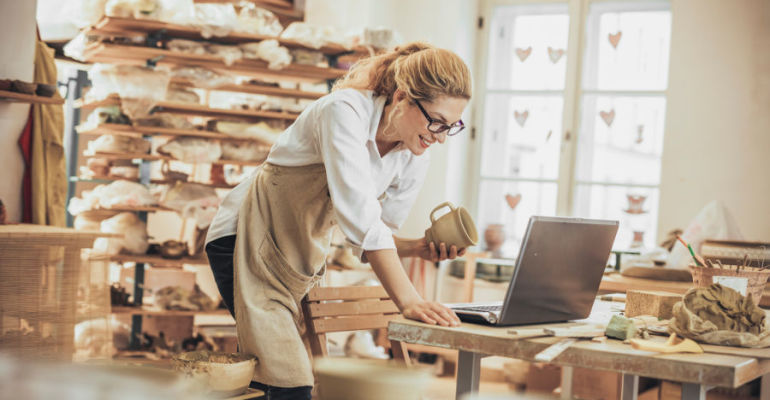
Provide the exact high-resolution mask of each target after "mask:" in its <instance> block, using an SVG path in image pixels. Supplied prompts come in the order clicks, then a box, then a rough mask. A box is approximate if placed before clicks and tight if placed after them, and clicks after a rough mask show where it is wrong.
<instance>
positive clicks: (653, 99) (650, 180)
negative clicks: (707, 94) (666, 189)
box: [575, 95, 666, 185]
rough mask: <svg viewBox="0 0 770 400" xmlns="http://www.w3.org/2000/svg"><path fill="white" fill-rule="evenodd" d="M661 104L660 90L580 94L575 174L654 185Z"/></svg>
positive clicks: (660, 140)
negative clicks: (638, 93) (652, 92)
mask: <svg viewBox="0 0 770 400" xmlns="http://www.w3.org/2000/svg"><path fill="white" fill-rule="evenodd" d="M665 109H666V100H665V97H663V96H644V97H620V96H595V95H585V96H583V107H582V116H581V127H580V133H579V135H578V155H577V160H576V163H575V167H576V176H577V180H578V181H600V182H613V183H621V184H645V185H657V184H658V183H659V182H660V159H661V154H662V152H663V129H664V127H665Z"/></svg>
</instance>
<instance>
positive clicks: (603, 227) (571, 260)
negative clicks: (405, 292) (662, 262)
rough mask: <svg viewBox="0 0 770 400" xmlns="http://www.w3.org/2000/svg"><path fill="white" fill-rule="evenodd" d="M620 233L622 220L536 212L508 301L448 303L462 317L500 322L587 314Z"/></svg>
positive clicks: (529, 321) (530, 321) (519, 322)
mask: <svg viewBox="0 0 770 400" xmlns="http://www.w3.org/2000/svg"><path fill="white" fill-rule="evenodd" d="M617 232H618V221H607V220H592V219H582V218H563V217H540V216H533V217H531V218H530V219H529V223H528V224H527V230H526V232H525V234H524V240H522V242H521V250H520V251H519V257H518V258H517V260H516V264H515V269H514V271H513V277H512V278H511V283H510V284H509V285H508V291H507V293H506V295H505V300H504V301H503V302H497V303H485V304H480V303H466V304H447V306H449V307H450V308H451V309H453V310H454V311H455V313H456V314H457V316H458V317H459V318H460V320H462V321H465V322H473V323H481V324H489V325H500V326H509V325H525V324H537V323H550V322H562V321H568V320H574V319H583V318H587V317H588V315H589V314H590V312H591V308H592V307H593V304H594V299H595V298H596V293H597V292H598V291H599V283H600V282H601V279H602V275H603V274H604V269H605V267H606V265H607V259H608V258H609V255H610V250H612V243H613V242H614V241H615V235H616V234H617Z"/></svg>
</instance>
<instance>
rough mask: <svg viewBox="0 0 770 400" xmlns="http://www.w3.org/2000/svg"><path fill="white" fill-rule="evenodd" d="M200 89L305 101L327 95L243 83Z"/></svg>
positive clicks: (181, 81)
mask: <svg viewBox="0 0 770 400" xmlns="http://www.w3.org/2000/svg"><path fill="white" fill-rule="evenodd" d="M171 82H172V83H174V84H176V85H180V86H183V87H195V88H197V86H195V85H194V84H193V83H192V82H190V81H188V80H185V79H176V78H175V79H171ZM200 89H205V90H217V91H222V92H239V93H250V94H262V95H265V96H275V97H290V98H293V99H307V100H316V99H319V98H321V97H323V96H325V95H326V94H327V93H321V92H307V91H304V90H298V89H285V88H282V87H275V86H267V85H257V84H253V83H243V84H240V85H235V84H231V85H220V86H215V87H212V88H200Z"/></svg>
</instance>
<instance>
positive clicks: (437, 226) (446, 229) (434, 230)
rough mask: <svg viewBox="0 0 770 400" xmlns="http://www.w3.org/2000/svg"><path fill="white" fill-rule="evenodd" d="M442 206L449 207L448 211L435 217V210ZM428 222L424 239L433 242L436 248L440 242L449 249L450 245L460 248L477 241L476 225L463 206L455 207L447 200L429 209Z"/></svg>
mask: <svg viewBox="0 0 770 400" xmlns="http://www.w3.org/2000/svg"><path fill="white" fill-rule="evenodd" d="M444 207H449V212H448V213H446V214H444V215H442V216H441V217H439V218H438V219H436V218H435V214H436V211H438V210H440V209H442V208H444ZM430 222H431V226H430V228H428V229H426V230H425V240H427V241H428V243H430V242H433V243H434V244H435V245H436V250H438V248H439V245H440V244H441V243H442V242H443V243H445V244H446V248H447V251H449V249H450V248H451V247H452V245H455V246H457V250H460V249H463V248H466V247H468V246H472V245H475V244H476V243H478V241H479V235H478V233H477V232H476V225H475V224H474V223H473V219H472V218H471V215H470V213H468V210H466V209H465V207H455V206H454V205H453V204H452V203H450V202H448V201H447V202H444V203H441V204H439V205H438V206H436V208H434V209H433V211H431V213H430Z"/></svg>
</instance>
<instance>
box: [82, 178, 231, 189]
mask: <svg viewBox="0 0 770 400" xmlns="http://www.w3.org/2000/svg"><path fill="white" fill-rule="evenodd" d="M113 181H129V182H139V179H126V178H122V177H119V176H102V175H95V176H93V177H91V178H78V177H70V182H88V183H102V184H106V183H110V182H113ZM177 182H181V183H190V184H194V185H201V186H208V187H213V188H215V189H232V188H234V187H236V186H237V185H230V184H227V183H216V184H215V183H203V182H193V181H183V180H178V179H151V180H150V183H151V184H153V185H173V184H175V183H177Z"/></svg>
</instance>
